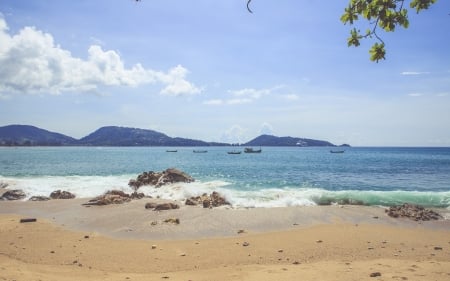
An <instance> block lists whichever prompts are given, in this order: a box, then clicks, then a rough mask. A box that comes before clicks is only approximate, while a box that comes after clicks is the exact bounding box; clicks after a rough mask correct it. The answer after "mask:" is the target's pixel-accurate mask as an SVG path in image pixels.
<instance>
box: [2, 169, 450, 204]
mask: <svg viewBox="0 0 450 281" xmlns="http://www.w3.org/2000/svg"><path fill="white" fill-rule="evenodd" d="M131 178H134V175H122V176H65V177H56V176H52V177H24V178H8V177H1V176H0V182H3V183H7V184H8V188H9V189H22V190H23V191H24V192H25V193H26V194H27V198H26V199H28V198H29V197H31V196H35V195H43V196H48V195H49V194H50V193H51V192H52V191H54V190H58V189H61V190H66V191H69V192H72V193H74V194H75V195H76V196H77V197H78V198H91V197H95V196H98V195H101V194H103V193H104V192H106V191H108V190H112V189H118V190H122V191H125V192H127V193H130V192H132V189H131V188H130V187H129V186H128V181H129V179H131ZM213 191H217V192H219V193H221V194H222V195H223V196H224V197H225V198H226V199H227V200H228V201H229V202H230V203H231V204H232V206H233V207H236V208H240V207H244V208H252V207H265V208H273V207H287V206H310V205H316V204H318V203H321V204H330V203H332V202H339V200H341V201H342V200H344V201H345V200H347V201H348V200H351V201H353V202H357V201H361V202H364V204H368V205H384V206H386V205H393V204H400V203H404V202H409V203H416V204H423V205H428V206H446V207H447V206H450V192H418V191H417V192H416V191H357V190H342V191H329V190H324V189H320V188H312V187H301V188H300V187H297V188H294V187H280V188H265V189H258V190H239V189H237V187H236V186H234V185H233V184H231V183H230V182H226V181H220V180H213V181H204V182H202V181H196V182H193V183H176V184H171V185H166V186H162V187H159V188H155V187H153V186H143V187H141V188H140V189H139V192H143V193H144V194H145V195H148V196H152V197H154V198H156V197H158V198H162V199H168V200H178V201H184V200H185V199H187V198H190V197H193V196H199V195H202V194H204V193H207V194H210V193H211V192H213Z"/></svg>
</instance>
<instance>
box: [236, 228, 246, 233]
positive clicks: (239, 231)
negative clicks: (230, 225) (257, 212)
mask: <svg viewBox="0 0 450 281" xmlns="http://www.w3.org/2000/svg"><path fill="white" fill-rule="evenodd" d="M237 233H238V234H243V233H245V230H243V229H239V230H238V232H237Z"/></svg>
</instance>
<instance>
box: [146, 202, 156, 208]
mask: <svg viewBox="0 0 450 281" xmlns="http://www.w3.org/2000/svg"><path fill="white" fill-rule="evenodd" d="M157 205H158V204H156V203H153V202H148V203H146V204H145V208H146V209H154V208H156V206H157Z"/></svg>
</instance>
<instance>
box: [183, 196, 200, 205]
mask: <svg viewBox="0 0 450 281" xmlns="http://www.w3.org/2000/svg"><path fill="white" fill-rule="evenodd" d="M184 204H185V205H188V206H197V205H198V204H199V203H198V201H197V200H195V199H194V197H192V198H188V199H186V202H184Z"/></svg>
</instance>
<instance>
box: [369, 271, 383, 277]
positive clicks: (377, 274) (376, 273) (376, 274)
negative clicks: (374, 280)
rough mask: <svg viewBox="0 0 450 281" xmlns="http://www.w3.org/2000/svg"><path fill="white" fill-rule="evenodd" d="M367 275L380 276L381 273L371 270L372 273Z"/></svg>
mask: <svg viewBox="0 0 450 281" xmlns="http://www.w3.org/2000/svg"><path fill="white" fill-rule="evenodd" d="M369 276H370V277H378V276H381V273H380V272H372V273H370V275H369Z"/></svg>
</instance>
